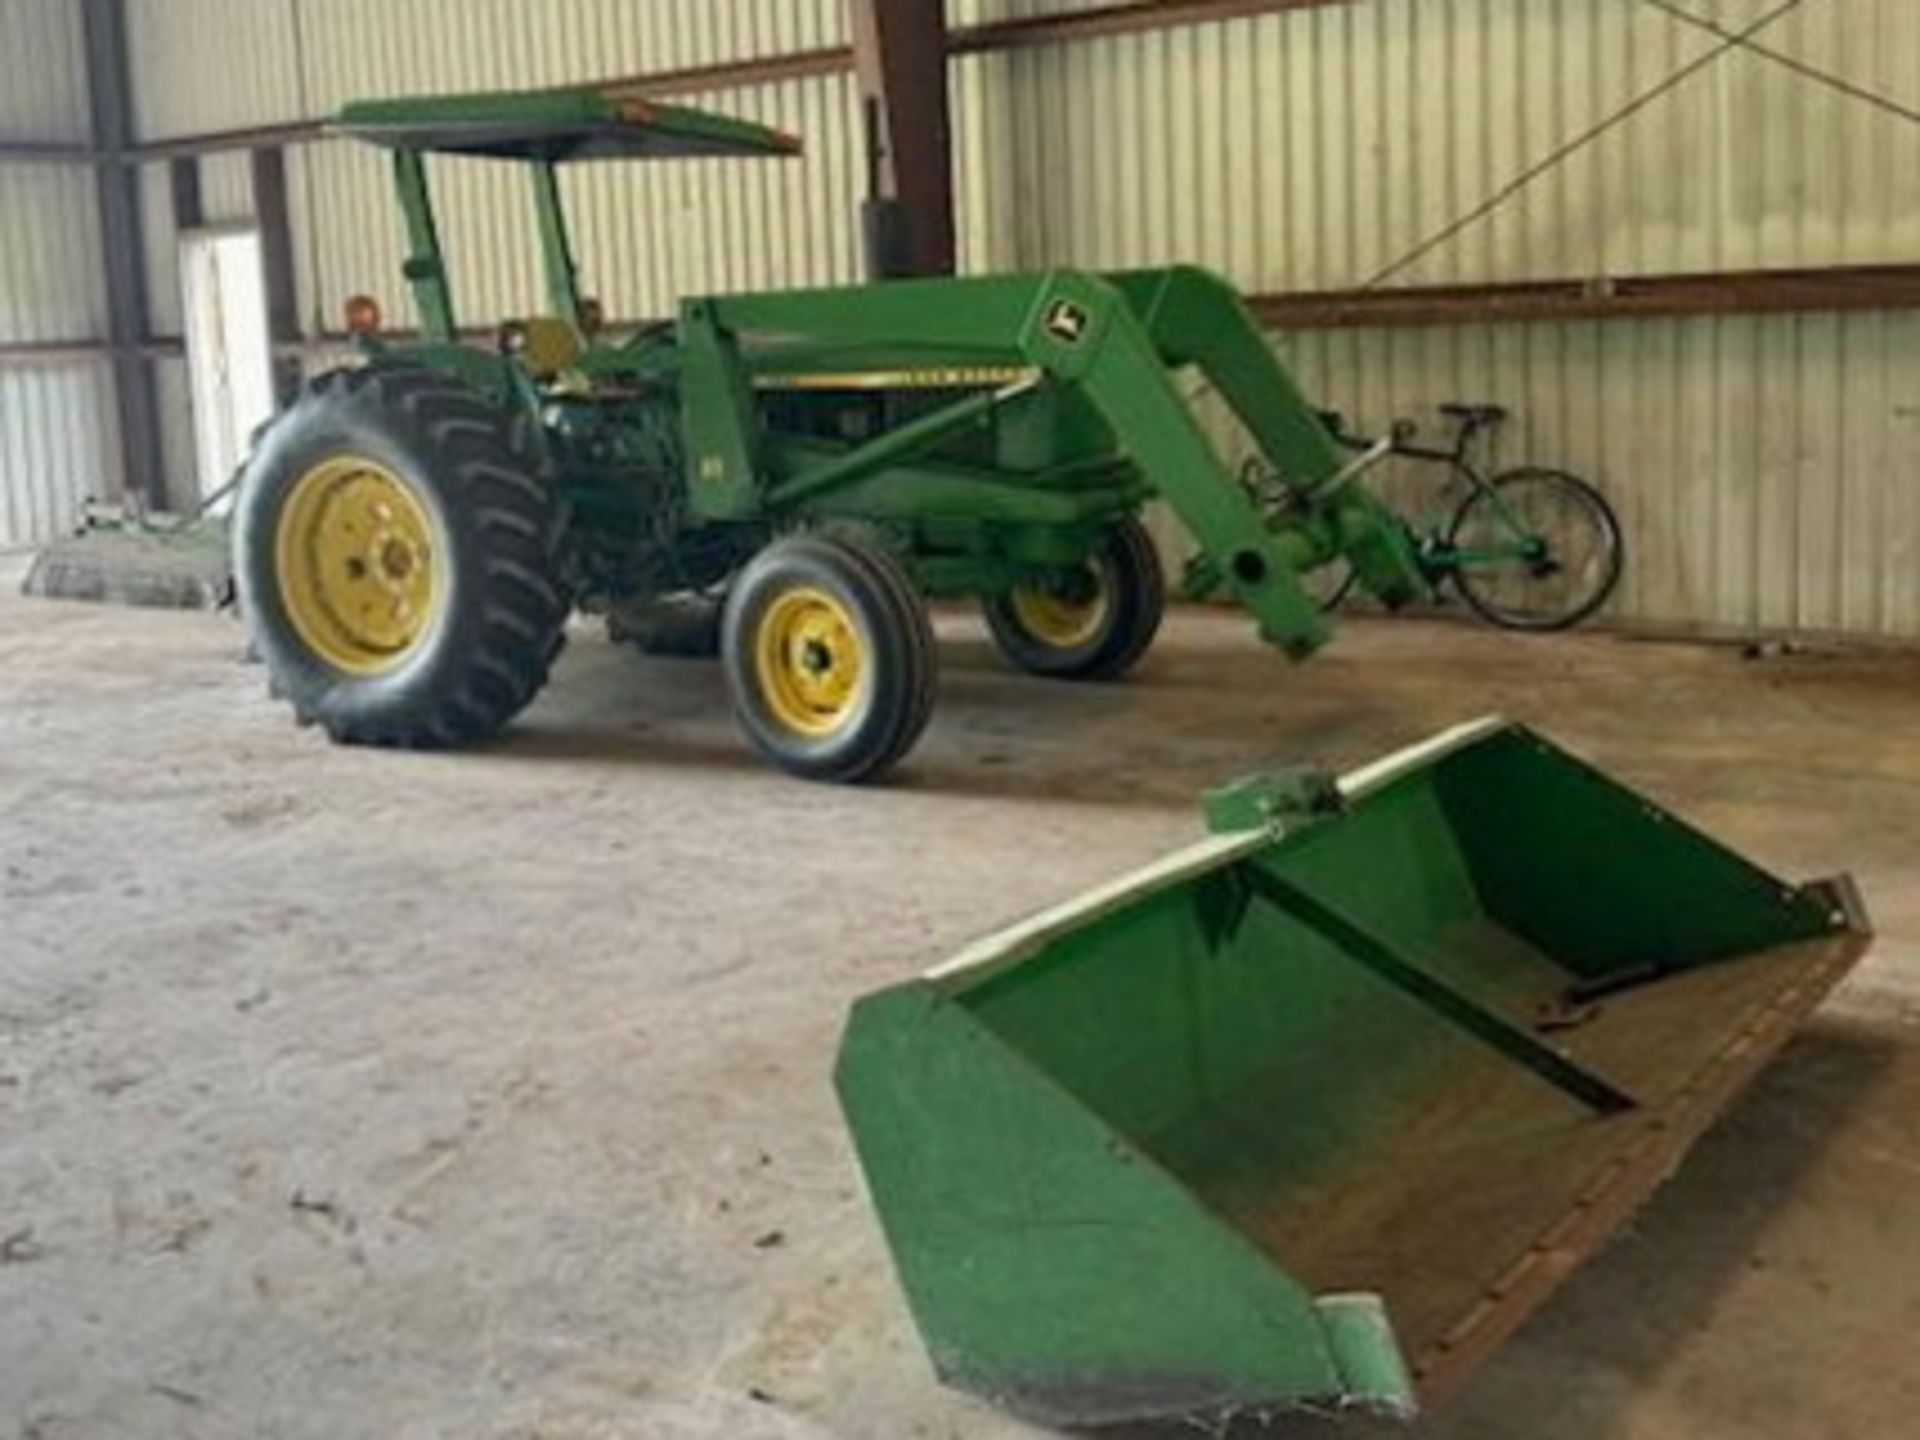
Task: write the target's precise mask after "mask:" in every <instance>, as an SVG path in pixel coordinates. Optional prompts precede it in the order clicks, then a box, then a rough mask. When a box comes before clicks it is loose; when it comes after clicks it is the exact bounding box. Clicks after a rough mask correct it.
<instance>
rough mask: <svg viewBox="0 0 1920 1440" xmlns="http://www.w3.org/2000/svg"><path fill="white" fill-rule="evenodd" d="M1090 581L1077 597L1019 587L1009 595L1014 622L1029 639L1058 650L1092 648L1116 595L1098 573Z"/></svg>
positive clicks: (1039, 586)
mask: <svg viewBox="0 0 1920 1440" xmlns="http://www.w3.org/2000/svg"><path fill="white" fill-rule="evenodd" d="M1077 578H1079V577H1076V579H1077ZM1087 579H1088V580H1089V581H1090V582H1091V583H1089V584H1088V585H1086V587H1085V591H1084V594H1078V595H1075V594H1067V593H1063V590H1062V589H1061V588H1060V587H1050V586H1047V585H1042V584H1032V585H1016V586H1015V587H1014V588H1013V589H1012V590H1011V591H1010V592H1008V595H1007V603H1008V606H1009V608H1011V609H1012V611H1013V618H1014V619H1015V620H1017V621H1019V623H1020V628H1021V629H1022V630H1024V631H1026V633H1027V635H1028V636H1029V637H1030V638H1032V639H1034V640H1037V641H1039V642H1040V643H1041V644H1042V645H1046V646H1049V647H1050V648H1052V649H1055V650H1076V649H1078V648H1080V647H1081V646H1083V645H1090V644H1092V643H1093V642H1094V641H1095V640H1097V639H1099V638H1100V635H1101V632H1102V631H1104V630H1105V629H1106V626H1107V620H1108V617H1109V615H1110V613H1111V611H1112V606H1113V595H1112V587H1111V586H1110V585H1108V584H1107V583H1106V577H1105V575H1104V574H1101V573H1100V572H1099V571H1098V570H1097V569H1095V570H1093V572H1092V573H1091V574H1089V575H1088V577H1087Z"/></svg>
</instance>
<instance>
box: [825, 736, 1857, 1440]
mask: <svg viewBox="0 0 1920 1440" xmlns="http://www.w3.org/2000/svg"><path fill="white" fill-rule="evenodd" d="M1208 808H1209V814H1210V817H1211V819H1212V821H1213V828H1214V829H1215V831H1216V833H1215V835H1214V836H1213V838H1210V839H1208V840H1206V841H1203V842H1201V843H1199V844H1197V845H1195V846H1193V847H1192V848H1190V849H1188V850H1186V851H1184V852H1181V853H1179V854H1176V855H1174V856H1172V857H1171V858H1169V859H1168V860H1166V861H1164V862H1163V863H1161V864H1159V865H1156V866H1153V867H1152V868H1150V869H1148V870H1145V871H1143V872H1141V873H1139V874H1137V875H1134V876H1131V877H1128V878H1126V879H1124V880H1121V881H1118V882H1116V883H1114V884H1111V885H1108V886H1105V887H1103V888H1101V889H1098V890H1096V891H1094V892H1092V893H1091V894H1088V895H1085V896H1083V897H1081V898H1079V899H1077V900H1075V901H1073V902H1071V903H1069V904H1067V905H1064V906H1062V907H1061V908H1059V909H1057V910H1055V911H1051V912H1048V913H1046V914H1043V915H1041V916H1039V917H1037V918H1035V919H1033V920H1031V921H1028V922H1025V923H1023V924H1020V925H1017V926H1015V927H1013V928H1012V929H1011V930H1008V931H1006V932H1004V933H1002V934H999V935H996V936H993V937H991V938H990V939H988V940H985V941H983V942H981V943H980V944H979V945H977V946H975V947H973V948H972V949H970V950H968V951H967V952H965V953H964V954H962V955H961V956H959V957H958V958H957V959H956V960H954V961H953V962H952V963H951V964H949V965H947V966H944V967H942V968H941V969H938V970H936V971H934V972H933V973H931V974H929V975H927V976H925V977H924V978H921V979H918V980H914V981H911V982H909V983H906V984H903V985H900V986H898V987H896V988H893V989H889V990H886V991H883V992H880V993H878V994H875V995H872V996H869V997H867V998H866V999H863V1000H861V1001H860V1002H859V1003H858V1004H857V1005H856V1006H855V1007H854V1011H853V1014H852V1018H851V1020H850V1021H849V1024H848V1027H847V1031H846V1036H845V1039H844V1043H843V1047H842V1051H841V1056H840V1062H839V1070H838V1076H837V1083H838V1088H839V1092H840V1096H841V1101H842V1104H843V1107H844V1109H845V1112H846V1116H847V1120H848V1123H849V1125H850V1127H851V1129H852V1132H853V1137H854V1141H855V1144H856V1147H857V1150H858V1153H859V1158H860V1163H861V1166H862V1168H863V1169H864V1172H865V1175H866V1181H867V1186H868V1190H869V1193H870V1194H871V1196H872V1199H873V1202H874V1205H875V1207H876V1208H877V1210H878V1212H879V1217H880V1220H881V1224H882V1227H883V1229H884V1231H885V1234H886V1239H887V1242H888V1244H889V1247H890V1248H891V1250H892V1253H893V1258H894V1261H895V1264H896V1267H897V1269H898V1272H899V1276H900V1280H901V1282H902V1284H903V1286H904V1288H905V1290H906V1294H907V1298H908V1300H909V1302H910V1304H911V1307H912V1310H913V1313H914V1316H915V1318H916V1319H917V1321H918V1323H919V1326H920V1329H921V1332H922V1334H923V1336H924V1338H925V1340H926V1343H927V1347H928V1349H929V1351H930V1352H931V1354H932V1356H933V1360H934V1364H935V1367H936V1369H937V1370H938V1372H939V1374H940V1375H941V1376H942V1377H943V1378H944V1379H945V1380H947V1381H948V1382H949V1383H951V1384H954V1385H957V1386H961V1387H964V1388H966V1389H968V1390H971V1391H975V1392H978V1393H979V1394H982V1395H984V1396H987V1397H988V1398H990V1399H993V1400H995V1401H997V1402H1000V1403H1002V1404H1005V1405H1007V1406H1009V1407H1011V1408H1013V1409H1015V1410H1017V1411H1019V1412H1021V1413H1023V1414H1025V1415H1028V1416H1030V1417H1032V1418H1034V1419H1037V1420H1039V1421H1042V1422H1045V1423H1050V1424H1060V1425H1072V1426H1082V1425H1098V1424H1106V1423H1114V1422H1123V1421H1133V1420H1143V1419H1171V1418H1176V1417H1178V1418H1190V1419H1195V1420H1201V1421H1207V1422H1217V1421H1220V1420H1223V1419H1225V1418H1227V1417H1231V1416H1234V1415H1239V1414H1246V1413H1260V1412H1271V1411H1279V1410H1284V1409H1286V1408H1289V1407H1294V1406H1315V1407H1320V1406H1354V1407H1362V1408H1365V1409H1370V1410H1374V1411H1378V1412H1381V1413H1384V1414H1388V1415H1393V1416H1399V1417H1410V1416H1412V1415H1414V1414H1415V1413H1416V1412H1417V1411H1418V1410H1419V1409H1421V1408H1422V1407H1423V1406H1426V1405H1431V1404H1433V1403H1435V1402H1437V1401H1439V1400H1440V1399H1442V1398H1443V1397H1444V1396H1445V1395H1446V1394H1447V1393H1448V1391H1449V1390H1451V1389H1452V1388H1453V1387H1455V1386H1456V1385H1458V1384H1459V1383H1460V1382H1461V1381H1462V1379H1464V1377H1465V1376H1466V1374H1467V1373H1468V1372H1469V1371H1470V1370H1471V1369H1472V1368H1473V1367H1474V1366H1475V1365H1476V1364H1478V1363H1479V1362H1480V1361H1481V1360H1483V1359H1484V1358H1485V1357H1486V1356H1487V1354H1488V1353H1489V1352H1490V1351H1491V1350H1493V1349H1494V1348H1495V1347H1496V1346H1498V1345H1499V1344H1500V1343H1501V1342H1502V1341H1503V1340H1504V1339H1505V1338H1506V1337H1507V1336H1508V1335H1510V1334H1511V1333H1512V1331H1513V1330H1514V1329H1515V1328H1516V1327H1517V1326H1518V1325H1519V1323H1520V1322H1521V1320H1522V1319H1523V1318H1524V1317H1525V1316H1526V1315H1527V1314H1528V1313H1529V1312H1530V1311H1531V1310H1533V1309H1534V1308H1535V1307H1536V1306H1538V1305H1539V1304H1540V1303H1541V1301H1542V1300H1543V1299H1545V1297H1546V1296H1547V1295H1548V1294H1549V1293H1550V1292H1551V1291H1552V1290H1553V1289H1554V1288H1555V1287H1556V1286H1557V1285H1558V1284H1559V1283H1560V1282H1561V1281H1562V1280H1563V1279H1564V1278H1565V1277H1566V1276H1567V1274H1568V1273H1569V1272H1570V1271H1571V1270H1572V1268H1573V1267H1574V1265H1575V1264H1576V1263H1577V1262H1578V1261H1580V1260H1581V1259H1582V1258H1584V1257H1585V1256H1586V1255H1588V1254H1590V1253H1591V1252H1592V1251H1593V1250H1595V1249H1596V1248H1597V1247H1598V1246H1599V1245H1600V1244H1601V1243H1602V1242H1603V1241H1604V1240H1605V1239H1606V1238H1607V1237H1608V1236H1609V1235H1610V1234H1611V1233H1612V1232H1613V1231H1614V1230H1615V1229H1616V1228H1617V1227H1619V1225H1620V1224H1621V1223H1622V1222H1623V1221H1624V1220H1625V1218H1626V1217H1627V1216H1628V1215H1629V1214H1630V1213H1631V1212H1632V1211H1633V1210H1634V1209H1635V1208H1636V1207H1637V1206H1638V1205H1639V1204H1640V1203H1641V1202H1642V1201H1643V1200H1644V1199H1645V1197H1646V1196H1647V1195H1648V1194H1649V1193H1650V1192H1651V1191H1652V1190H1653V1189H1654V1187H1655V1186H1657V1185H1658V1184H1659V1183H1660V1181H1661V1180H1663V1179H1664V1178H1665V1177H1666V1176H1667V1175H1668V1174H1669V1173H1670V1172H1671V1171H1672V1170H1673V1168H1674V1167H1675V1166H1676V1165H1677V1164H1678V1163H1679V1160H1680V1158H1681V1157H1682V1155H1683V1154H1684V1153H1685V1152H1686V1150H1687V1149H1688V1148H1689V1147H1690V1146H1691V1144H1692V1143H1693V1142H1694V1140H1695V1139H1697V1138H1698V1136H1699V1135H1700V1134H1701V1132H1702V1131H1703V1130H1704V1129H1705V1128H1706V1127H1707V1126H1708V1125H1709V1124H1710V1123H1711V1122H1712V1120H1713V1119H1714V1118H1715V1116H1717V1115H1718V1114H1720V1113H1721V1112H1722V1111H1723V1110H1724V1109H1725V1108H1726V1107H1727V1106H1728V1105H1729V1104H1730V1103H1732V1101H1733V1099H1734V1098H1735V1096H1736V1094H1737V1093H1738V1091H1739V1090H1740V1088H1741V1087H1742V1085H1743V1084H1744V1083H1745V1082H1746V1081H1747V1080H1748V1079H1750V1078H1751V1077H1752V1076H1753V1075H1754V1073H1755V1072H1756V1071H1757V1070H1758V1069H1759V1068H1760V1067H1761V1065H1763V1064H1764V1063H1765V1062H1766V1061H1767V1060H1768V1058H1769V1057H1771V1056H1772V1055H1773V1054H1774V1053H1775V1052H1776V1051H1777V1050H1778V1049H1779V1048H1780V1046H1781V1045H1782V1044H1783V1043H1784V1042H1785V1041H1786V1039H1787V1038H1788V1036H1789V1035H1791V1034H1792V1032H1793V1031H1794V1029H1795V1028H1796V1027H1797V1026H1798V1025H1799V1024H1800V1022H1801V1021H1802V1020H1803V1019H1804V1018H1805V1017H1806V1016H1807V1015H1808V1014H1809V1013H1810V1012H1811V1011H1812V1009H1813V1008H1814V1007H1815V1006H1816V1005H1817V1004H1818V1003H1819V1002H1820V1000H1821V998H1822V997H1823V996H1824V995H1825V994H1826V993H1827V992H1828V990H1829V989H1830V988H1831V987H1832V986H1833V985H1834V984H1835V983H1836V982H1837V981H1838V980H1839V979H1840V977H1841V976H1842V975H1843V974H1845V972H1846V971H1847V970H1848V969H1849V968H1850V967H1851V966H1852V965H1853V964H1854V962H1855V961H1856V960H1857V959H1858V958H1859V957H1860V956H1861V955H1862V954H1863V953H1864V951H1865V949H1866V946H1867V944H1868V938H1869V932H1868V927H1867V922H1866V918H1865V915H1864V912H1863V910H1862V908H1861V906H1860V904H1859V901H1858V899H1857V898H1856V897H1855V895H1854V892H1853V889H1852V887H1851V885H1850V884H1849V883H1848V882H1847V881H1846V880H1844V879H1841V880H1835V881H1829V882H1822V883H1818V884H1811V885H1792V884H1788V883H1786V882H1784V881H1781V880H1778V879H1776V878H1774V877H1773V876H1771V875H1769V874H1767V873H1766V872H1764V871H1763V870H1761V869H1759V868H1757V867H1756V866H1754V865H1752V864H1750V863H1748V862H1747V861H1745V860H1743V859H1741V858H1740V857H1739V856H1737V855H1735V854H1733V853H1732V852H1730V851H1729V850H1727V849H1725V848H1724V847H1723V846H1721V845H1719V844H1716V843H1715V842H1714V841H1713V840H1711V839H1709V838H1708V837H1707V836H1705V835H1703V834H1701V833H1699V832H1698V831H1696V830H1694V829H1691V828H1690V827H1689V826H1687V825H1686V824H1684V823H1682V822H1681V821H1679V820H1678V819H1676V818H1675V817H1673V816H1672V815H1670V814H1668V813H1666V812H1665V811H1663V810H1661V809H1659V808H1658V807H1657V806H1655V805H1653V804H1651V803H1649V802H1648V801H1646V800H1644V799H1642V798H1641V797H1639V796H1638V795H1636V794H1634V793H1633V792H1632V791H1630V790H1627V789H1626V788H1624V787H1622V786H1620V785H1618V784H1616V783H1615V782H1613V781H1611V780H1609V779H1608V778H1606V777H1605V776H1604V775H1602V774H1600V773H1599V772H1598V771H1596V770H1594V769H1592V768H1591V767H1589V766H1587V765H1586V764H1584V763H1582V762H1581V761H1579V760H1577V759H1575V758H1574V757H1573V756H1571V755H1569V754H1567V753H1566V752H1565V751H1563V750H1560V749H1558V748H1556V747H1555V746H1554V745H1552V744H1550V743H1549V742H1548V741H1546V740H1544V739H1543V738H1541V737H1540V736H1539V735H1537V734H1535V733H1533V732H1531V731H1528V730H1527V729H1525V728H1523V727H1520V726H1515V725H1509V724H1506V723H1503V722H1483V723H1481V724H1479V725H1475V726H1469V727H1464V728H1463V729H1461V730H1458V731H1455V732H1451V733H1449V734H1448V735H1445V736H1442V737H1440V738H1438V739H1437V740H1435V741H1432V742H1429V743H1428V744H1426V745H1423V746H1419V747H1416V748H1414V749H1412V750H1410V751H1407V752H1404V753H1402V754H1400V755H1397V756H1394V757H1392V758H1390V759H1388V760H1386V761H1383V762H1381V763H1380V764H1377V765H1374V766H1371V767H1368V768H1367V769H1364V770H1361V771H1359V772H1357V773H1355V774H1352V775H1349V776H1346V777H1345V778H1343V779H1340V780H1337V781H1336V780H1333V779H1331V778H1329V777H1326V776H1324V775H1317V774H1311V773H1309V774H1296V775H1289V776H1281V777H1277V778H1271V779H1265V780H1256V781H1251V782H1246V783H1243V784H1241V785H1238V786H1234V787H1230V788H1228V789H1227V790H1224V791H1222V792H1219V793H1218V794H1216V795H1214V796H1211V797H1209V806H1208Z"/></svg>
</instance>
